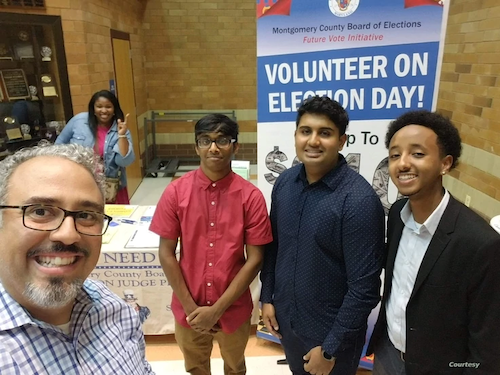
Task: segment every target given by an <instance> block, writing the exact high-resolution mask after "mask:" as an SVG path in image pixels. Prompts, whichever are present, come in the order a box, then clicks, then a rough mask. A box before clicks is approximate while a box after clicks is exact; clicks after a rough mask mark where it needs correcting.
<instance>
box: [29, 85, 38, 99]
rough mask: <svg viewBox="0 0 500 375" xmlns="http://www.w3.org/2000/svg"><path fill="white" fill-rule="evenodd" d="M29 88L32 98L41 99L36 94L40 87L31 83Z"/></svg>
mask: <svg viewBox="0 0 500 375" xmlns="http://www.w3.org/2000/svg"><path fill="white" fill-rule="evenodd" d="M28 90H29V92H30V94H31V100H39V99H40V98H38V96H36V94H38V89H37V88H36V86H33V85H29V86H28Z"/></svg>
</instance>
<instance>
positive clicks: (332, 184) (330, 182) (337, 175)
mask: <svg viewBox="0 0 500 375" xmlns="http://www.w3.org/2000/svg"><path fill="white" fill-rule="evenodd" d="M345 167H347V161H346V160H345V158H344V155H342V154H339V158H338V160H337V165H335V166H334V167H333V168H332V169H330V171H328V172H327V173H326V174H325V175H324V176H323V177H321V178H320V179H319V180H318V181H316V182H315V183H314V184H312V185H316V184H319V183H320V182H322V183H324V184H325V185H326V186H328V187H329V188H330V189H332V190H335V189H336V188H337V186H338V185H339V183H340V180H342V179H343V176H344V173H345ZM296 180H297V181H302V182H303V183H304V186H308V185H309V182H308V181H307V176H306V167H305V166H304V164H302V165H301V166H300V170H299V173H298V175H297V177H296Z"/></svg>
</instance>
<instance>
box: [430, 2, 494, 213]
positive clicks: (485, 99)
mask: <svg viewBox="0 0 500 375" xmlns="http://www.w3.org/2000/svg"><path fill="white" fill-rule="evenodd" d="M499 24H500V4H499V3H498V1H496V0H484V1H481V2H479V3H477V2H470V1H467V0H453V1H451V2H450V13H449V19H448V27H447V31H446V44H445V50H444V57H443V67H442V74H441V83H440V90H439V96H438V103H437V109H438V111H439V112H441V113H443V114H444V115H447V116H448V117H450V118H451V120H452V121H453V123H454V124H455V125H456V126H457V127H458V129H459V130H460V134H461V137H462V141H463V154H462V157H461V159H460V164H459V165H458V167H457V168H456V169H455V170H454V171H452V173H451V174H450V176H449V177H446V178H445V186H446V187H447V188H448V189H449V190H450V192H451V193H452V194H453V195H454V196H455V197H457V198H458V199H459V200H461V201H465V198H466V195H469V196H470V197H471V200H470V207H471V208H473V209H474V210H476V211H477V212H479V213H480V214H481V215H482V216H484V217H485V218H487V219H489V218H491V217H492V216H496V215H500V77H499V75H500V28H499Z"/></svg>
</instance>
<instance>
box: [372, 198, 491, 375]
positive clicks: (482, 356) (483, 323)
mask: <svg viewBox="0 0 500 375" xmlns="http://www.w3.org/2000/svg"><path fill="white" fill-rule="evenodd" d="M406 202H407V199H403V200H400V201H398V202H396V203H394V205H393V206H392V207H391V210H390V212H389V218H388V224H387V262H386V269H385V283H384V294H383V297H382V305H381V308H380V314H379V317H378V320H377V323H376V324H375V328H374V331H373V334H372V336H371V340H370V343H369V346H368V351H367V354H371V353H373V352H374V348H376V345H377V342H378V341H379V340H380V338H381V337H382V336H383V335H386V330H387V320H386V303H387V300H388V298H389V295H390V293H391V287H392V275H393V269H394V261H395V259H396V253H397V250H398V245H399V241H400V239H401V234H402V231H403V227H404V224H403V222H402V221H401V217H400V212H401V209H402V208H403V206H404V204H405V203H406ZM375 355H376V353H375ZM465 362H468V363H472V362H475V363H480V365H479V367H478V368H477V369H472V368H464V367H456V364H459V363H465ZM405 367H406V373H407V374H408V375H416V374H418V375H420V374H429V375H431V374H432V375H437V374H475V375H479V374H481V375H482V374H488V375H491V374H500V235H499V234H498V233H497V232H495V231H494V230H493V228H491V227H490V226H489V225H488V223H487V222H485V221H484V219H482V218H481V217H480V216H479V215H477V214H476V213H474V212H473V211H472V210H470V209H469V208H467V207H466V206H464V205H463V204H462V203H460V202H458V201H457V200H455V199H454V198H453V197H450V202H449V204H448V206H447V207H446V210H445V212H444V214H443V216H442V218H441V221H440V222H439V225H438V227H437V230H436V233H435V234H434V236H433V238H432V240H431V242H430V244H429V247H428V249H427V252H426V253H425V256H424V258H423V260H422V264H421V266H420V269H419V271H418V274H417V278H416V280H415V286H414V288H413V292H412V294H411V296H410V299H409V301H408V304H407V307H406V354H405Z"/></svg>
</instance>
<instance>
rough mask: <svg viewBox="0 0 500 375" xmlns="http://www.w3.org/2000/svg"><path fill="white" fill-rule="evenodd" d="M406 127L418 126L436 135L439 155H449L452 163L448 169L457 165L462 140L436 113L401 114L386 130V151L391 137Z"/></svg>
mask: <svg viewBox="0 0 500 375" xmlns="http://www.w3.org/2000/svg"><path fill="white" fill-rule="evenodd" d="M407 125H420V126H425V127H426V128H429V129H431V130H432V131H433V132H434V133H436V135H437V143H438V147H439V150H440V151H441V155H442V156H443V157H445V156H446V155H451V156H452V157H453V163H452V165H451V167H450V169H453V168H455V167H456V166H457V164H458V158H459V157H460V155H461V154H462V140H461V139H460V134H459V132H458V129H457V128H456V127H455V125H453V123H452V122H451V121H450V119H448V118H447V117H444V116H443V115H440V114H439V113H436V112H430V111H427V110H418V111H410V112H406V113H404V114H402V115H401V116H399V117H398V118H397V119H395V120H394V121H392V122H391V123H390V124H389V127H388V128H387V133H386V135H385V147H386V148H387V149H388V148H389V144H390V143H391V139H392V137H394V134H396V133H397V132H398V131H399V130H401V129H402V128H404V127H405V126H407Z"/></svg>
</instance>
